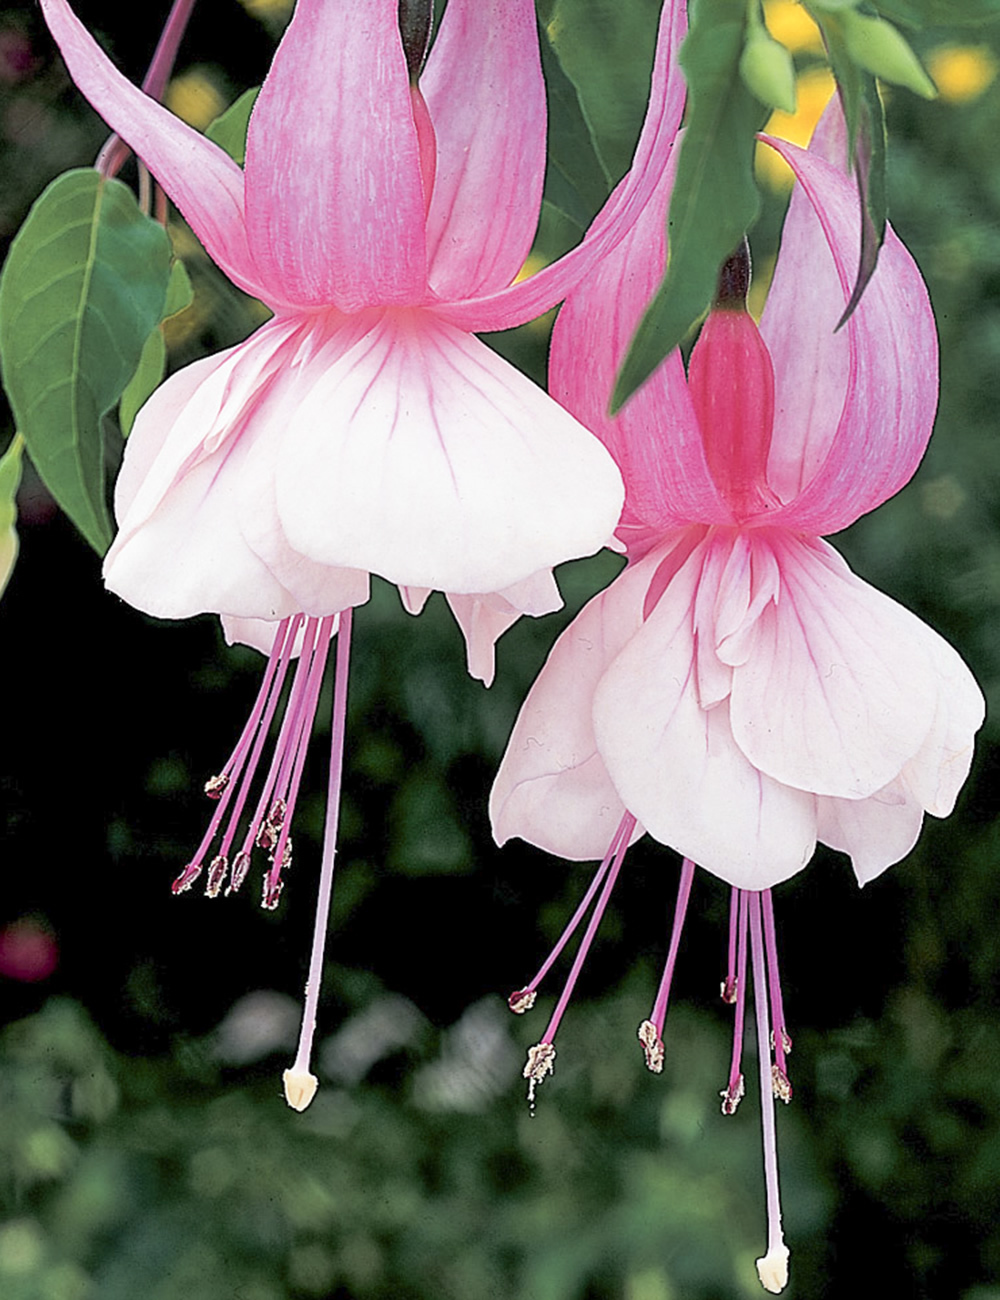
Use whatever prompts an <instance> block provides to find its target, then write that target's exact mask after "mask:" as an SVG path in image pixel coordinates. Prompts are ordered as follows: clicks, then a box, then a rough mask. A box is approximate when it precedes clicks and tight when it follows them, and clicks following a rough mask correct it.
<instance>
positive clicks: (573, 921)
mask: <svg viewBox="0 0 1000 1300" xmlns="http://www.w3.org/2000/svg"><path fill="white" fill-rule="evenodd" d="M626 823H629V825H628V830H626V829H625V827H626ZM634 827H635V818H634V817H630V814H629V813H626V814H625V816H624V817H623V818H622V820H621V821H620V822H619V823H618V828H617V830H616V831H615V833H614V835H613V836H612V837H611V843H610V844H609V845H608V851H607V853H605V855H604V859H603V861H602V862H601V864H600V866H599V867H598V868H597V870H596V871H595V872H594V878H593V880H592V881H591V882H590V885H589V886H588V888H587V892H586V893H585V894H584V896H583V899H582V900H581V902H580V904H579V906H578V907H577V909H576V911H575V912H574V913H573V915H572V917H571V918H570V921H569V923H568V925H567V926H566V928H565V929H564V930H563V932H562V934H561V935H560V936H559V941H558V943H557V944H556V946H555V947H554V948H553V949H552V951H551V952H550V953H549V955H548V957H546V959H545V961H544V962H543V964H542V966H541V969H540V970H539V971H538V974H537V975H536V976H535V978H534V979H533V980H532V981H531V983H530V984H526V985H525V986H524V988H523V989H518V990H517V991H516V992H515V993H512V994H511V995H510V997H509V998H508V999H507V1005H508V1006H509V1007H510V1009H511V1011H513V1012H514V1014H515V1015H521V1014H522V1013H523V1012H525V1011H527V1010H529V1009H530V1008H531V1007H532V1006H534V1003H535V996H536V993H537V990H538V986H539V984H541V982H542V980H543V979H544V978H545V976H546V975H547V974H548V973H549V970H550V969H551V968H552V965H553V963H554V962H555V961H556V959H557V958H558V956H559V954H560V953H561V952H562V950H563V949H564V948H565V947H566V945H567V943H569V941H570V939H572V937H573V935H574V934H575V933H576V928H577V926H578V925H579V924H580V922H581V921H582V920H583V918H584V916H585V915H586V913H587V909H588V908H589V907H590V904H591V902H592V901H593V898H594V895H595V894H596V893H597V891H598V889H599V888H600V885H601V881H602V880H603V879H604V877H605V876H606V875H607V872H608V868H609V867H610V865H611V860H612V858H613V857H614V856H615V854H616V853H617V852H618V850H619V848H621V846H622V843H623V838H624V843H625V844H627V843H628V841H629V838H630V836H631V834H632V830H633V829H634Z"/></svg>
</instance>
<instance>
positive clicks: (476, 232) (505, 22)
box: [420, 0, 545, 299]
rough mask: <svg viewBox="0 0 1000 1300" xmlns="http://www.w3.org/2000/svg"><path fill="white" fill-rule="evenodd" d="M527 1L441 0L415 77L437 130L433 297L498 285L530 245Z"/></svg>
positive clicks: (533, 212) (534, 138)
mask: <svg viewBox="0 0 1000 1300" xmlns="http://www.w3.org/2000/svg"><path fill="white" fill-rule="evenodd" d="M537 33H538V28H537V22H536V19H535V6H534V4H533V3H532V0H450V3H449V4H448V7H447V9H445V12H444V18H443V19H442V22H441V29H440V31H439V32H438V35H437V38H436V40H435V42H434V48H433V49H432V51H431V56H430V58H429V59H428V62H427V68H426V70H425V72H424V74H423V76H422V77H421V78H420V89H421V91H422V92H423V94H424V96H425V98H426V100H427V106H428V108H429V109H430V113H431V120H432V122H433V124H434V131H435V135H436V137H437V175H436V177H435V181H434V190H433V193H432V197H431V205H430V210H429V212H428V214H427V247H428V260H429V263H430V273H429V280H430V285H431V288H432V290H433V291H434V292H435V293H436V294H437V295H438V297H440V298H444V299H451V298H472V297H474V296H475V295H477V294H483V293H490V292H492V291H493V290H495V289H503V288H506V286H507V285H509V284H510V282H511V281H512V280H513V279H514V276H515V275H517V273H518V271H519V270H520V269H521V266H522V264H523V263H524V259H525V257H527V255H528V252H529V251H530V249H531V243H532V240H533V239H534V236H535V227H536V226H537V224H538V213H539V210H540V208H541V203H542V182H543V181H544V179H545V83H544V82H543V80H542V68H541V62H540V60H539V55H538V35H537Z"/></svg>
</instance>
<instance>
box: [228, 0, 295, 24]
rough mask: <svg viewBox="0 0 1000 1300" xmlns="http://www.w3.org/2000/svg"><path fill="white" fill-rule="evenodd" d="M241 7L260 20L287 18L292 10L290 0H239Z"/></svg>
mask: <svg viewBox="0 0 1000 1300" xmlns="http://www.w3.org/2000/svg"><path fill="white" fill-rule="evenodd" d="M240 3H241V4H242V6H243V8H244V9H245V10H246V11H247V13H248V14H252V15H253V17H254V18H259V19H260V20H261V22H267V21H269V20H272V19H283V18H287V17H288V16H289V14H290V13H291V12H292V0H240Z"/></svg>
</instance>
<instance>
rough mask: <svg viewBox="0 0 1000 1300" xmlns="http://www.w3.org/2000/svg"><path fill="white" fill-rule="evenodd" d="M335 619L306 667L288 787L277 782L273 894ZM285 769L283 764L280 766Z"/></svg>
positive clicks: (328, 621) (322, 630)
mask: <svg viewBox="0 0 1000 1300" xmlns="http://www.w3.org/2000/svg"><path fill="white" fill-rule="evenodd" d="M335 619H336V615H335V614H330V615H328V616H327V617H326V618H324V619H323V621H322V623H320V625H319V634H318V637H317V645H316V649H315V651H314V653H313V656H312V663H311V664H310V666H309V677H308V680H307V682H306V696H305V700H304V701H303V705H302V709H301V711H300V716H299V720H298V724H297V728H296V736H295V741H294V753H295V758H294V765H293V767H292V771H291V775H290V777H289V779H288V784H287V785H285V784H284V779H283V777H282V778H279V785H278V798H279V799H283V800H284V802H285V817H284V821H283V822H282V823H281V831H280V832H279V834H278V842H277V844H276V845H275V848H274V865H273V866H272V868H271V872H270V875H269V876H268V881H267V889H268V892H273V890H274V889H275V888H276V886H277V884H278V880H279V879H280V877H281V869H282V865H283V863H284V858H285V845H286V844H287V842H288V836H289V833H290V831H291V827H292V814H293V813H294V811H295V803H296V800H297V799H298V797H299V785H300V783H301V781H302V770H303V768H304V767H305V762H306V753H307V752H308V749H309V737H310V734H311V733H312V725H313V719H314V718H315V716H316V705H317V704H318V702H319V692H320V687H321V686H322V684H323V673H324V672H325V670H326V657H327V651H328V650H329V648H330V636H331V634H332V632H333V624H334V621H335ZM282 768H283V769H284V764H283V765H282Z"/></svg>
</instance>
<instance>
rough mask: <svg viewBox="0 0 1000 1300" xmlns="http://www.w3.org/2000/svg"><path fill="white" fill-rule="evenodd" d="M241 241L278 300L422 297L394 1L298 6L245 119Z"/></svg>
mask: <svg viewBox="0 0 1000 1300" xmlns="http://www.w3.org/2000/svg"><path fill="white" fill-rule="evenodd" d="M245 170H246V214H247V233H248V238H249V241H250V247H251V249H252V250H253V255H254V258H255V260H256V262H257V265H258V266H259V267H260V269H261V273H262V274H264V275H266V277H267V279H268V281H269V282H270V283H274V284H276V285H278V286H280V288H281V291H282V295H283V299H282V300H283V301H284V302H287V303H293V304H296V305H298V306H310V305H313V306H321V305H325V304H331V303H332V304H334V305H336V306H337V307H339V308H341V310H343V311H348V312H351V311H357V310H358V309H359V308H361V307H366V306H371V305H373V304H381V303H407V302H410V303H412V302H420V301H421V300H422V299H423V298H424V297H425V296H426V275H427V266H426V254H425V241H424V197H423V185H422V182H421V178H420V157H419V150H418V146H417V132H416V127H415V125H414V120H413V110H412V108H411V103H410V83H409V76H408V73H407V70H406V61H405V58H404V56H403V47H402V43H401V39H400V34H399V20H398V3H397V0H364V3H363V4H357V3H354V2H353V0H298V3H297V4H296V6H295V13H294V16H293V18H292V21H291V23H290V24H289V26H288V29H287V31H286V32H285V35H284V37H283V39H282V41H281V44H280V45H279V47H278V51H277V53H276V54H275V56H274V62H273V63H272V65H271V71H270V72H269V73H268V75H267V79H266V80H265V82H264V85H263V87H262V89H261V92H260V95H259V96H258V98H257V102H256V104H255V106H254V111H253V114H252V116H251V118H250V130H249V133H248V137H247V156H246V168H245Z"/></svg>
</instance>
